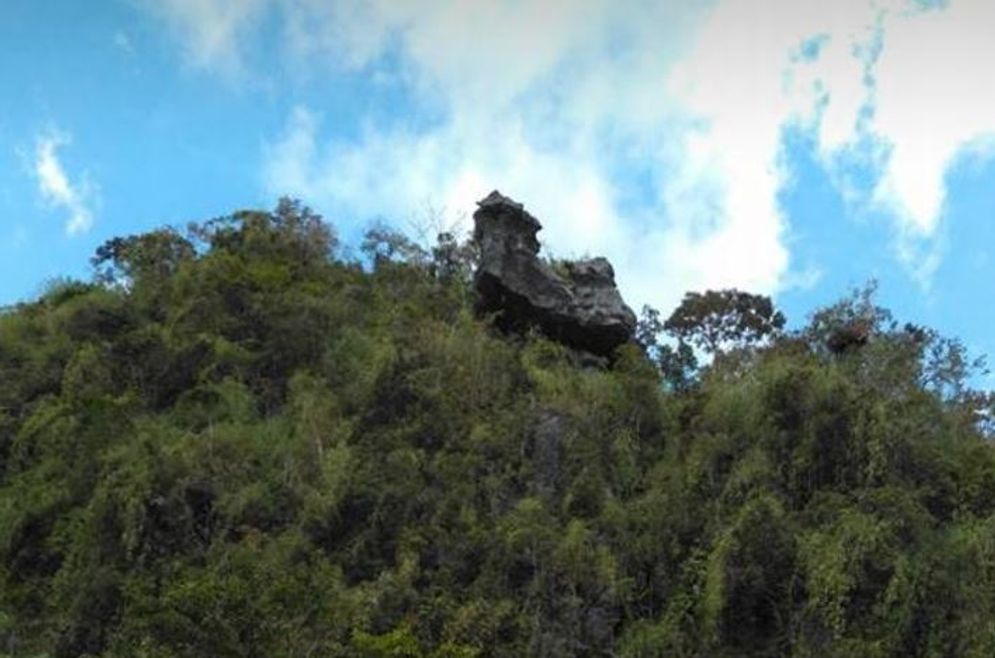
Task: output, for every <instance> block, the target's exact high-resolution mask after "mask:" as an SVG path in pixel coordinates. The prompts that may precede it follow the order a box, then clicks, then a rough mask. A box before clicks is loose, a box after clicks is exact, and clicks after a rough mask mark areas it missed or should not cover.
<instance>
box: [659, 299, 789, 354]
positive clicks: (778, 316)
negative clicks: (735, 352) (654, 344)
mask: <svg viewBox="0 0 995 658" xmlns="http://www.w3.org/2000/svg"><path fill="white" fill-rule="evenodd" d="M784 321H785V320H784V315H783V314H782V313H781V312H780V311H778V310H776V309H775V308H774V305H773V303H772V302H771V300H770V298H769V297H765V296H763V295H753V294H750V293H747V292H742V291H739V290H736V289H726V290H708V291H705V292H704V293H697V292H689V293H687V294H686V295H685V296H684V299H683V300H682V301H681V303H680V305H679V306H678V307H677V308H676V309H675V310H674V312H673V313H672V314H671V315H670V317H669V318H667V321H666V322H664V325H663V327H664V329H666V330H667V331H669V332H671V333H672V334H674V335H675V336H677V337H678V338H679V339H681V340H683V341H686V342H688V343H690V344H692V345H694V346H696V347H698V348H699V349H703V350H705V351H706V352H708V353H710V354H715V353H717V352H720V351H722V350H724V349H726V348H728V347H729V346H732V347H745V346H748V345H752V344H756V343H758V342H760V341H762V340H764V339H765V338H769V337H775V336H776V335H777V334H778V333H779V332H780V331H781V329H782V328H783V327H784Z"/></svg>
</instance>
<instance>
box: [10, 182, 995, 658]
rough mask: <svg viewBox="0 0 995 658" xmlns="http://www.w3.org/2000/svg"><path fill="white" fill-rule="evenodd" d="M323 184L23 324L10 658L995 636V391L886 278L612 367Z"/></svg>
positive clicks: (904, 645)
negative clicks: (323, 211) (329, 205)
mask: <svg viewBox="0 0 995 658" xmlns="http://www.w3.org/2000/svg"><path fill="white" fill-rule="evenodd" d="M346 254H348V250H345V249H342V248H340V246H339V245H338V244H337V242H336V239H335V235H334V231H333V230H332V229H331V228H330V227H329V226H328V225H326V224H325V223H323V222H322V221H321V220H320V218H318V217H316V216H315V215H314V214H312V213H311V212H310V211H308V210H307V209H306V208H304V207H302V206H300V205H299V204H297V203H294V202H290V201H283V202H281V204H280V205H279V206H278V208H277V209H276V210H275V211H274V212H272V213H266V212H239V213H235V214H234V215H232V216H230V217H225V218H221V219H217V220H212V221H208V222H204V223H201V224H198V225H194V226H192V227H190V229H189V230H188V231H182V232H181V231H178V230H173V229H163V230H159V231H155V232H152V233H147V234H144V235H139V236H132V237H123V238H118V239H115V240H112V241H110V242H108V243H106V244H105V245H104V246H103V247H102V248H101V249H100V250H98V252H97V254H96V256H95V257H94V270H95V272H94V279H93V281H90V282H77V281H61V282H57V283H54V284H52V285H51V286H50V287H49V288H48V289H47V291H46V292H45V293H44V294H43V295H41V296H40V297H39V298H38V299H37V300H34V301H31V302H27V303H23V304H19V305H17V306H14V307H11V308H8V309H6V310H5V311H4V312H3V313H2V314H0V656H35V657H37V656H50V657H53V658H54V657H69V656H94V657H96V656H103V657H112V656H113V657H116V658H133V657H147V658H166V657H173V656H175V657H195V656H197V657H243V656H244V657H274V656H288V657H291V656H292V657H305V656H307V657H323V656H341V657H359V658H429V657H430V658H471V657H478V658H485V657H491V656H493V657H502V658H512V657H520V656H538V657H549V658H553V657H568V656H617V657H619V658H650V657H656V656H661V657H662V656H668V657H669V656H678V657H682V656H707V657H728V658H733V657H740V656H795V657H803V656H805V657H821V656H827V657H831V656H837V657H840V658H843V657H846V658H850V657H890V656H895V657H897V656H924V657H925V656H929V657H936V658H940V657H948V656H976V657H979V658H980V657H990V656H992V655H995V454H993V451H992V447H991V444H990V443H989V441H988V440H987V435H986V433H987V430H988V422H989V416H988V409H989V406H990V404H989V400H988V398H987V396H986V395H984V394H981V393H978V392H975V391H972V390H971V389H970V388H969V386H968V383H969V382H970V381H971V380H972V375H973V368H974V364H972V363H971V362H970V361H969V359H968V357H967V355H966V353H965V350H964V349H963V347H962V346H961V345H960V344H959V343H958V342H957V341H955V340H949V339H945V338H943V337H940V336H938V335H936V334H935V333H934V332H932V331H930V330H928V329H926V328H922V327H916V326H911V325H903V324H901V323H899V322H896V321H894V320H893V319H892V318H891V317H890V315H889V314H888V313H887V311H885V310H883V309H881V308H878V307H877V306H875V302H874V299H873V296H872V295H871V294H870V293H869V292H868V291H863V292H857V293H854V294H852V295H850V296H848V297H845V298H843V300H842V301H841V302H839V303H838V304H836V305H834V306H831V307H828V308H824V309H821V310H816V311H815V312H813V315H812V316H811V318H809V319H808V320H807V324H805V326H803V327H802V328H800V329H797V330H791V331H788V330H785V329H784V327H783V325H784V319H783V317H781V316H780V315H779V314H778V313H776V310H775V309H773V307H771V306H770V302H769V300H767V299H766V298H762V297H756V296H752V295H746V294H741V293H735V292H733V291H724V292H712V293H704V294H700V295H689V296H688V297H686V298H685V301H684V303H683V304H682V305H681V307H680V308H679V309H677V310H676V311H675V312H674V313H673V314H672V315H671V314H670V313H669V312H668V313H666V314H664V315H660V314H659V313H656V312H654V311H652V310H650V309H647V310H646V311H644V313H643V319H642V321H641V323H640V325H639V331H638V334H637V336H638V338H639V343H638V344H635V343H634V344H631V345H625V346H623V347H621V348H619V349H618V350H617V351H616V352H615V354H614V356H613V358H612V359H610V360H603V361H601V360H597V359H587V358H584V357H583V356H582V355H580V354H578V353H576V352H574V351H572V350H570V349H568V348H566V347H564V346H562V345H560V344H558V343H557V342H554V341H551V340H549V339H547V338H544V337H542V336H541V335H540V334H538V333H537V332H526V333H524V334H507V333H503V332H502V331H500V330H498V329H497V326H496V322H495V317H494V314H487V315H483V316H480V315H478V314H477V313H475V311H474V308H475V300H474V292H473V287H472V284H471V281H472V272H473V266H474V259H475V252H474V248H473V245H470V244H463V243H460V242H459V241H457V240H455V239H454V238H453V236H451V235H447V234H443V235H441V236H440V239H439V241H438V242H437V244H435V245H434V246H433V247H431V248H422V247H419V246H418V245H417V244H415V243H413V242H411V241H409V240H407V239H405V238H404V237H403V236H401V235H399V234H396V233H393V232H391V231H389V230H385V229H378V230H375V231H371V232H370V233H369V234H368V235H367V239H366V240H365V242H364V243H363V244H362V245H361V247H360V249H359V252H358V254H361V255H357V256H355V257H351V256H347V255H346Z"/></svg>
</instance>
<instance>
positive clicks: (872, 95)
mask: <svg viewBox="0 0 995 658" xmlns="http://www.w3.org/2000/svg"><path fill="white" fill-rule="evenodd" d="M157 6H158V7H159V9H157V10H156V11H157V12H158V13H159V14H160V15H161V16H164V17H166V18H167V20H168V21H169V22H170V23H171V24H172V25H173V26H174V27H176V28H177V29H179V30H180V31H181V32H182V33H184V34H185V35H186V44H187V46H186V50H187V53H188V55H189V56H190V57H191V58H192V59H193V61H194V62H195V63H198V64H199V65H201V66H203V67H205V68H210V69H212V70H217V71H219V72H221V73H222V74H224V73H226V72H229V73H230V72H231V71H233V70H239V69H240V68H241V67H242V66H244V62H242V55H243V54H244V51H243V48H246V47H247V46H245V44H247V43H251V39H250V37H251V34H252V33H253V32H254V31H255V30H257V29H258V28H259V22H260V21H261V19H262V17H263V16H267V17H268V19H267V20H268V21H269V22H268V24H269V25H271V26H275V27H274V29H277V30H279V31H280V32H281V33H282V34H283V35H284V36H285V38H284V40H283V42H284V43H285V44H286V52H285V53H284V54H286V55H289V56H290V57H292V58H297V59H298V60H299V61H306V62H312V63H313V62H319V61H320V62H323V63H324V65H326V66H327V64H328V63H331V64H333V65H334V66H337V67H340V68H341V67H344V68H347V69H351V70H354V71H362V72H364V73H366V74H368V75H369V79H370V80H374V79H376V80H386V81H387V84H391V85H394V87H395V91H396V92H398V93H399V94H402V97H403V98H404V108H405V110H404V111H405V116H403V117H399V116H397V115H396V114H391V113H389V112H388V113H386V114H384V115H383V116H386V117H387V119H386V120H381V121H380V122H373V121H372V120H370V121H369V122H368V123H367V124H365V126H364V128H363V129H362V130H361V131H360V132H359V133H358V134H353V135H350V136H349V137H348V138H347V139H331V140H329V139H323V138H322V135H323V130H322V117H321V112H320V108H306V107H299V108H297V109H296V110H295V111H294V112H293V114H292V116H290V117H289V118H288V121H287V124H286V127H285V129H284V132H283V134H282V135H279V136H274V138H273V139H272V140H271V142H270V144H269V146H268V148H267V152H266V154H265V163H266V164H265V168H266V170H265V172H264V178H265V181H266V184H267V186H268V187H269V188H270V189H271V190H272V191H273V192H277V193H283V192H290V193H294V194H298V195H301V196H304V197H305V198H307V199H309V200H311V201H312V202H314V203H319V204H322V205H323V206H327V207H329V208H330V209H332V210H334V212H335V214H341V213H346V214H348V215H350V216H360V217H364V216H371V215H388V216H391V215H393V216H395V217H396V216H403V215H404V214H405V213H408V212H410V209H411V208H415V207H418V205H419V202H421V201H422V200H424V198H425V197H426V196H429V195H430V196H431V197H432V199H433V201H434V202H436V203H437V205H442V206H445V207H447V208H450V209H454V210H467V209H472V207H473V205H472V204H473V201H474V200H475V199H477V198H479V197H480V196H483V195H484V194H486V192H487V191H489V189H490V188H491V187H500V188H501V189H502V190H503V191H505V192H507V193H509V194H512V195H514V196H516V197H519V198H520V199H522V200H523V201H525V202H526V203H527V204H528V205H529V206H530V208H532V209H533V210H534V211H535V213H536V214H537V215H538V216H539V217H541V218H542V219H543V220H544V222H545V223H546V226H547V239H548V240H549V241H550V242H552V243H553V244H555V245H557V248H558V249H561V250H567V251H570V250H573V251H582V250H586V249H591V248H596V249H597V250H599V251H603V252H606V253H607V254H608V255H609V256H611V257H612V258H613V260H614V261H615V262H616V263H617V264H618V267H617V269H618V271H619V276H620V279H621V280H622V282H623V283H624V284H626V285H627V287H628V289H629V290H630V291H633V293H634V295H635V296H636V297H638V298H640V299H645V300H650V301H653V302H654V303H657V304H660V305H666V304H667V303H670V302H672V301H675V300H676V299H677V298H678V297H679V295H680V294H682V292H683V291H684V290H686V289H690V288H702V287H706V286H713V287H714V286H726V285H738V286H741V287H747V288H751V289H754V290H757V291H763V292H777V291H778V290H783V289H785V288H788V287H793V286H804V285H810V284H811V276H808V275H807V274H808V273H806V272H798V271H795V270H794V269H793V266H792V263H791V261H790V249H789V246H788V245H790V235H791V218H790V217H788V216H786V214H785V211H784V209H783V208H781V207H780V205H779V202H778V194H779V191H780V190H781V189H782V188H783V187H784V186H785V185H786V183H787V182H788V181H790V178H791V175H792V172H791V171H790V170H789V161H788V160H787V159H786V157H785V153H784V148H785V147H784V141H783V136H784V134H785V131H786V129H788V128H798V127H801V128H802V129H803V130H808V131H810V132H811V134H813V135H814V136H815V143H816V148H817V149H818V152H819V155H820V157H821V160H822V163H823V165H824V166H825V168H826V170H827V171H828V172H829V173H830V175H831V176H832V178H833V180H834V181H835V182H836V184H837V185H838V189H839V191H840V193H841V194H843V195H844V196H845V197H846V199H847V200H848V202H849V203H850V207H851V209H852V210H854V211H855V212H867V211H871V210H875V211H884V212H885V213H886V214H887V215H889V216H891V217H892V218H893V225H894V227H895V252H896V254H898V255H899V257H900V258H902V259H903V260H904V261H905V262H906V263H907V264H908V265H909V267H910V268H911V270H912V271H913V272H915V273H916V275H917V276H918V277H919V278H920V279H921V280H922V281H924V282H928V280H929V278H930V276H931V273H932V271H933V270H935V268H936V267H937V266H938V263H939V258H940V255H941V254H942V249H941V248H940V247H938V246H937V245H938V244H939V242H938V241H937V240H936V237H935V235H936V232H937V227H938V225H939V224H940V222H941V219H942V215H943V208H944V198H945V194H946V186H945V178H944V177H945V175H946V172H947V170H948V168H949V167H950V164H951V162H952V161H953V160H954V159H955V158H956V157H957V155H958V154H959V153H962V152H963V151H964V149H974V151H976V152H978V153H981V157H987V154H988V152H989V151H990V149H988V148H987V147H985V148H980V147H976V146H975V145H978V144H989V142H987V141H984V137H985V136H986V135H989V134H991V133H992V132H993V131H995V91H993V90H995V86H993V85H991V84H990V80H989V79H988V78H989V77H990V76H989V75H988V71H987V68H988V67H987V62H990V61H993V59H995V41H993V40H991V39H989V38H987V34H986V30H987V29H988V28H989V27H990V26H991V25H995V5H993V6H991V7H990V6H989V3H982V2H971V1H970V0H961V1H960V2H958V1H957V0H951V2H949V3H940V2H923V1H922V0H841V1H840V2H836V3H832V4H827V3H825V2H823V1H821V0H767V1H763V2H756V1H755V0H714V1H709V0H703V1H702V2H684V3H663V2H657V1H655V0H642V1H638V0H637V1H634V2H627V3H605V2H601V1H596V0H574V1H570V2H567V1H565V0H562V1H561V0H535V1H534V2H521V1H512V0H489V1H484V2H474V3H465V2H451V1H447V0H424V1H423V2H419V3H405V2H393V1H391V0H365V1H362V2H360V1H358V0H285V1H284V2H276V0H238V1H236V2H222V1H221V0H166V2H164V3H157ZM325 70H329V69H325ZM393 97H394V98H396V97H397V96H396V95H394V96H393ZM422 118H428V119H429V120H424V121H423V120H421V119H422ZM855 171H858V172H860V176H863V177H865V178H867V179H868V180H859V181H858V180H856V179H857V178H858V176H856V175H855V174H854V172H855ZM841 230H845V226H844V225H842V224H841Z"/></svg>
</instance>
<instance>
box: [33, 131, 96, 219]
mask: <svg viewBox="0 0 995 658" xmlns="http://www.w3.org/2000/svg"><path fill="white" fill-rule="evenodd" d="M69 143H70V139H69V137H68V136H67V135H64V134H62V133H59V132H56V131H49V132H47V133H44V134H43V135H41V136H40V137H38V140H37V143H36V146H35V152H34V163H33V164H34V174H35V177H36V179H37V181H38V192H39V194H40V195H41V197H42V199H43V200H44V201H45V202H46V203H48V204H49V205H51V206H52V207H53V208H58V209H61V210H64V211H66V212H68V213H69V217H68V219H67V220H66V224H65V230H66V233H67V234H69V235H76V234H79V233H85V232H86V231H88V230H90V227H91V226H92V225H93V211H92V210H91V207H90V201H91V199H92V187H91V186H90V185H89V184H88V183H87V182H86V181H85V180H83V181H79V180H77V182H76V183H73V182H72V181H70V179H69V176H68V174H67V173H66V170H65V167H64V165H63V163H62V161H61V160H60V159H59V149H60V148H62V147H63V146H67V145H68V144H69Z"/></svg>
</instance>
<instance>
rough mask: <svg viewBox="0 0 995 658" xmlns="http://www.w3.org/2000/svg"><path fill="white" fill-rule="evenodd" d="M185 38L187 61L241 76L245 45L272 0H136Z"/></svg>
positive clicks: (183, 41) (208, 68)
mask: <svg viewBox="0 0 995 658" xmlns="http://www.w3.org/2000/svg"><path fill="white" fill-rule="evenodd" d="M133 1H134V2H136V3H137V5H138V6H140V7H142V8H144V9H145V10H147V11H148V12H150V13H152V14H153V15H155V16H156V17H158V18H159V19H161V20H162V21H163V22H165V23H166V24H167V25H168V26H169V28H170V29H171V30H172V31H173V32H174V33H175V34H176V35H177V36H178V37H179V38H180V39H181V41H182V44H183V46H184V51H185V55H186V57H187V61H188V62H189V63H190V64H191V65H193V66H195V67H197V68H201V69H205V70H211V71H216V72H219V73H221V74H223V75H225V76H227V77H232V78H235V77H238V76H240V75H242V74H243V72H244V62H243V61H242V60H243V56H244V55H245V51H244V45H245V44H246V42H247V41H248V37H249V36H250V35H251V33H252V31H253V30H254V29H255V28H256V27H257V25H258V22H259V20H260V19H262V18H263V16H264V15H265V9H266V8H267V5H268V4H269V2H270V0H133Z"/></svg>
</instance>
